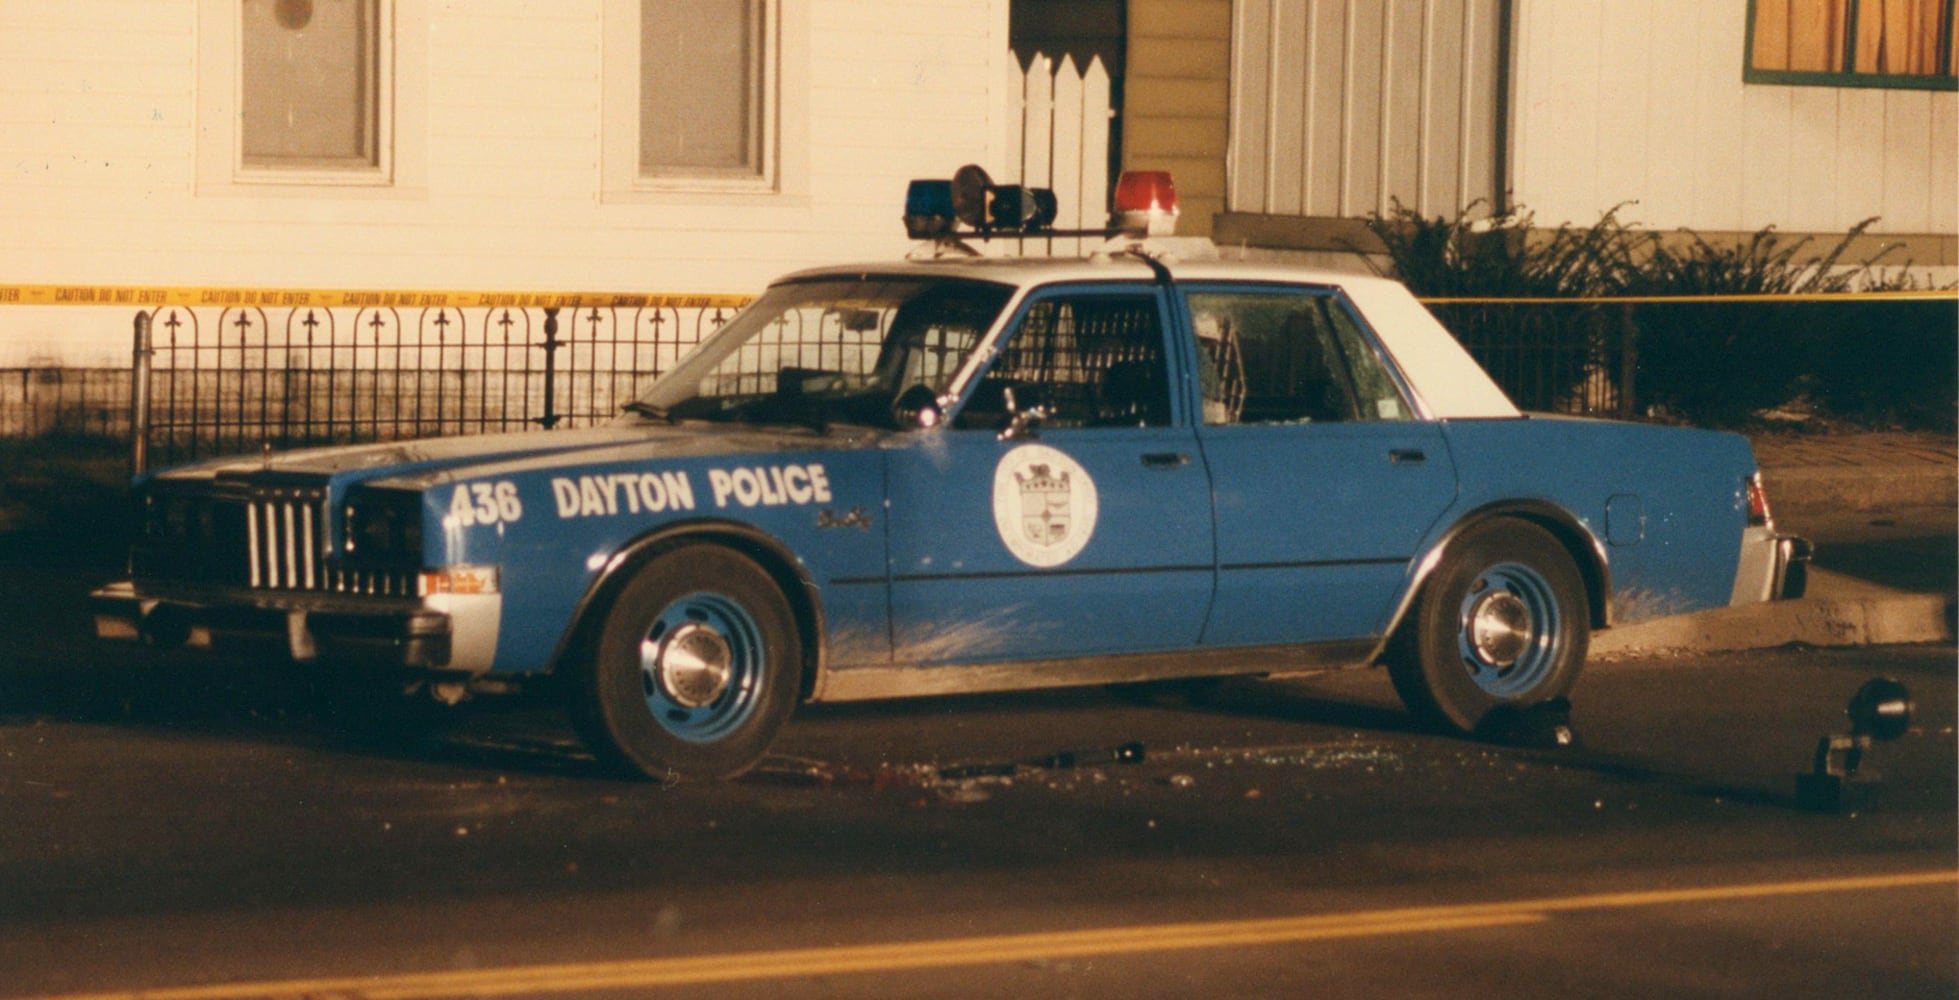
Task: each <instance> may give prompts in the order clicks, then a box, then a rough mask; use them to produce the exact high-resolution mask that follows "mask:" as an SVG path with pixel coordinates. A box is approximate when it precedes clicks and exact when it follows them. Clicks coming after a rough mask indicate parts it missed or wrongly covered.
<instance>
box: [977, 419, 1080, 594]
mask: <svg viewBox="0 0 1959 1000" xmlns="http://www.w3.org/2000/svg"><path fill="white" fill-rule="evenodd" d="M1099 511H1100V501H1099V499H1098V498H1097V496H1096V494H1095V481H1094V480H1093V479H1090V478H1089V476H1088V470H1087V469H1084V468H1082V467H1081V464H1080V463H1078V462H1076V461H1075V460H1074V459H1072V458H1069V457H1068V456H1067V455H1064V454H1062V453H1061V452H1059V451H1056V450H1054V449H1053V448H1049V447H1047V446H1046V445H1038V444H1024V445H1021V446H1020V447H1018V448H1015V449H1013V450H1012V451H1009V452H1007V453H1006V454H1005V455H1003V456H1001V458H1000V464H999V466H998V467H996V468H995V469H994V470H993V523H994V525H995V526H996V527H998V528H999V529H1000V541H1002V542H1004V543H1005V544H1006V546H1007V551H1009V552H1011V553H1013V554H1014V558H1016V559H1019V560H1020V561H1021V562H1024V563H1026V564H1027V565H1029V566H1038V567H1040V568H1042V569H1047V568H1049V567H1053V566H1060V565H1062V564H1063V563H1066V562H1067V561H1068V560H1070V559H1073V558H1075V557H1076V556H1077V555H1080V554H1081V551H1082V549H1084V548H1086V547H1087V546H1088V540H1089V539H1090V538H1091V537H1093V536H1094V534H1095V517H1096V515H1097V513H1099Z"/></svg>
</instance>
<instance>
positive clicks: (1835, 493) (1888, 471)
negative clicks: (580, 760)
mask: <svg viewBox="0 0 1959 1000" xmlns="http://www.w3.org/2000/svg"><path fill="white" fill-rule="evenodd" d="M1762 485H1763V486H1764V487H1765V488H1766V489H1767V490H1768V494H1769V504H1770V506H1771V507H1772V508H1773V509H1774V510H1775V512H1776V513H1777V514H1779V515H1787V514H1792V513H1795V514H1800V513H1809V512H1821V511H1839V510H1879V509H1882V508H1886V507H1952V506H1954V505H1955V504H1959V473H1955V470H1952V469H1941V468H1938V467H1936V466H1933V467H1926V466H1922V465H1921V466H1876V467H1868V468H1841V467H1835V468H1797V469H1773V468H1771V469H1764V470H1762Z"/></svg>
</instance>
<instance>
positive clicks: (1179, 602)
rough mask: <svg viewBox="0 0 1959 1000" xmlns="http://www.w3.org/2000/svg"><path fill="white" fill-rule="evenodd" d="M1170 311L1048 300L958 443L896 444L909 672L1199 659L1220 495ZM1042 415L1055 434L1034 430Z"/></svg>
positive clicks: (1158, 305)
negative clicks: (1177, 383) (1180, 651)
mask: <svg viewBox="0 0 1959 1000" xmlns="http://www.w3.org/2000/svg"><path fill="white" fill-rule="evenodd" d="M1164 310H1165V304H1164V302H1163V297H1162V295H1161V294H1160V293H1159V292H1158V291H1157V290H1156V289H1155V288H1140V289H1139V288H1137V287H1136V286H1107V287H1100V288H1078V287H1071V288H1069V289H1067V290H1065V291H1060V292H1054V293H1049V294H1046V295H1037V296H1035V297H1032V298H1030V300H1029V302H1028V303H1027V304H1026V305H1025V306H1024V308H1023V311H1022V312H1021V314H1020V315H1019V316H1018V317H1017V319H1016V321H1015V326H1014V329H1013V330H1012V331H1011V332H1010V333H1009V334H1008V336H1007V338H1006V339H1005V340H1004V341H1003V342H1002V345H1001V347H1000V349H999V351H998V352H997V353H996V355H995V357H994V359H993V362H992V364H991V366H990V368H989V370H988V371H987V372H986V373H985V375H984V377H983V378H982V379H980V380H979V382H978V384H977V385H976V386H975V387H973V388H972V389H971V390H970V391H969V392H968V393H967V398H966V399H965V401H964V404H963V406H962V407H961V408H960V410H959V411H958V413H957V415H956V416H955V418H954V419H953V421H952V424H951V426H949V427H947V428H945V429H944V430H942V431H938V432H922V433H916V434H909V435H904V436H903V437H901V438H898V439H895V440H894V443H893V446H892V451H891V452H890V454H889V455H888V458H889V464H888V468H889V470H890V477H891V478H890V498H891V509H890V514H889V520H888V525H889V530H890V553H891V617H892V640H893V653H894V661H895V662H896V663H898V664H900V665H905V664H918V665H928V664H946V663H978V662H987V661H997V660H1021V659H1045V658H1058V657H1070V656H1085V655H1095V654H1103V653H1119V652H1130V651H1144V650H1157V649H1168V648H1176V647H1181V646H1189V645H1193V644H1195V643H1196V641H1197V639H1198V637H1199V634H1200V633H1201V631H1202V629H1203V625H1204V619H1205V615H1206V613H1207V611H1208V608H1209V604H1210V597H1211V587H1212V580H1213V565H1214V562H1213V555H1214V553H1213V549H1212V538H1211V499H1210V483H1209V478H1208V476H1207V474H1206V472H1205V468H1204V463H1203V461H1202V458H1201V456H1200V455H1199V453H1198V451H1197V439H1196V432H1195V430H1194V428H1193V426H1192V424H1193V421H1192V420H1191V418H1190V414H1188V413H1185V412H1183V411H1184V410H1185V409H1186V407H1185V405H1184V403H1183V397H1182V396H1181V394H1180V393H1177V392H1173V391H1172V389H1173V383H1172V379H1171V373H1172V371H1173V368H1172V366H1171V365H1170V364H1169V362H1168V359H1167V342H1166V339H1165V335H1166V328H1167V323H1166V316H1165V311H1164ZM1009 400H1011V401H1012V402H1011V404H1010V403H1009ZM1035 405H1039V406H1042V407H1044V408H1045V410H1046V418H1045V420H1043V421H1040V422H1038V423H1035V422H1027V421H1025V420H1024V416H1025V413H1026V411H1027V410H1028V409H1029V408H1030V407H1032V406H1035ZM1015 412H1019V413H1020V414H1022V417H1023V421H1022V423H1021V424H1020V425H1019V426H1018V427H1017V429H1016V430H1015V431H1014V432H1013V433H1012V434H1011V435H1003V433H1002V431H1003V427H1004V426H1005V425H1007V424H1008V423H1009V422H1010V421H1013V420H1014V414H1015Z"/></svg>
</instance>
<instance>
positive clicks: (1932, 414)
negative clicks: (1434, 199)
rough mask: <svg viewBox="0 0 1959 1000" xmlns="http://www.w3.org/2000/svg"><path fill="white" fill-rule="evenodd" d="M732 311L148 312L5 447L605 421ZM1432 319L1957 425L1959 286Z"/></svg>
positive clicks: (35, 402) (1584, 397)
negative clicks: (122, 348) (125, 355)
mask: <svg viewBox="0 0 1959 1000" xmlns="http://www.w3.org/2000/svg"><path fill="white" fill-rule="evenodd" d="M735 301H739V300H735ZM734 308H735V306H733V305H731V304H730V303H729V301H728V300H726V299H721V300H717V301H716V302H715V303H714V304H708V305H674V304H671V301H669V302H668V303H663V304H658V305H654V304H648V305H643V306H642V305H632V304H627V305H619V304H616V303H614V304H607V305H600V306H591V305H578V306H576V307H573V306H565V307H559V308H547V307H542V306H535V305H531V306H527V307H516V306H511V307H504V306H476V307H470V308H456V307H454V306H428V307H420V306H415V307H409V306H382V305H372V306H362V307H334V308H323V307H308V306H295V307H271V306H229V307H222V308H221V307H215V306H214V307H209V308H203V307H190V306H169V305H165V306H159V307H156V308H155V309H153V310H148V311H145V312H143V313H140V314H139V315H138V319H137V325H138V333H137V340H136V343H137V348H136V350H135V359H134V365H133V370H132V369H103V368H84V369H77V368H48V367H36V368H14V369H0V437H7V438H22V437H38V436H42V435H47V434H77V435H89V436H106V437H124V438H126V439H128V440H131V441H132V444H133V450H134V452H135V461H136V464H137V465H138V466H139V467H141V466H143V465H145V464H157V465H162V464H170V463H174V462H179V461H184V460H188V459H191V458H196V457H199V456H203V455H215V454H223V453H235V452H241V451H254V450H257V449H259V448H260V447H262V446H264V445H265V444H270V445H271V446H273V447H274V448H286V447H294V446H300V445H308V444H326V443H346V442H361V441H383V440H398V439H407V438H419V437H429V436H434V435H441V434H472V433H485V432H496V431H509V430H520V429H525V428H530V427H576V426H589V425H592V424H595V423H599V422H602V421H604V420H607V419H610V418H611V416H612V415H613V414H615V413H616V412H617V411H618V408H619V406H620V405H621V404H622V403H624V402H625V401H627V400H628V399H630V398H631V396H632V395H633V393H634V391H635V387H636V386H638V385H639V384H640V383H641V382H643V381H644V380H646V379H649V378H651V377H653V376H655V375H658V374H660V373H662V372H665V371H666V370H668V369H670V368H671V367H672V366H673V365H674V363H675V362H676V361H677V360H678V359H679V358H680V356H681V355H682V354H683V353H685V352H686V351H687V350H688V349H689V348H691V347H692V346H693V344H694V343H696V342H697V341H699V340H700V339H701V338H702V337H703V336H705V335H706V334H707V333H710V332H712V331H713V330H715V329H717V328H719V327H720V325H721V324H722V323H723V322H725V321H726V320H727V319H728V318H729V317H730V316H732V315H733V312H734ZM1430 308H1431V309H1432V310H1433V311H1434V312H1435V313H1436V315H1437V316H1438V317H1439V318H1440V319H1441V320H1442V322H1443V324H1444V325H1445V326H1447V327H1448V328H1449V329H1450V331H1451V332H1452V333H1454V334H1455V335H1456V337H1457V338H1458V339H1459V340H1460V341H1461V342H1462V343H1463V344H1464V345H1465V346H1466V347H1467V348H1468V350H1469V352H1470V353H1471V354H1472V355H1473V356H1474V357H1475V358H1476V360H1477V361H1478V362H1480V363H1481V364H1482V365H1483V366H1484V368H1485V369H1487V370H1488V371H1489V372H1490V374H1491V376H1492V377H1493V378H1494V379H1495V380H1496V382H1497V384H1498V385H1500V386H1502V387H1503V389H1504V391H1505V392H1507V393H1509V394H1510V396H1511V398H1512V399H1514V400H1515V401H1516V402H1517V403H1518V405H1519V406H1521V407H1523V408H1524V409H1527V410H1535V411H1543V412H1559V413H1572V414H1584V415H1599V416H1617V417H1641V416H1645V415H1646V414H1647V413H1648V412H1649V410H1651V409H1653V408H1655V407H1658V408H1659V410H1660V411H1662V412H1666V413H1668V414H1670V415H1671V416H1673V417H1674V418H1676V419H1688V420H1692V421H1696V422H1701V421H1702V420H1703V419H1704V418H1705V419H1706V420H1711V421H1712V422H1713V423H1716V424H1719V423H1720V422H1721V420H1722V419H1723V416H1722V414H1721V413H1719V412H1717V411H1716V409H1715V408H1711V407H1710V406H1708V405H1707V404H1705V403H1704V402H1700V401H1699V400H1701V398H1702V397H1707V396H1710V395H1711V396H1712V397H1715V398H1718V399H1719V400H1722V401H1731V402H1733V403H1735V404H1736V406H1735V407H1734V408H1738V409H1739V410H1740V411H1741V412H1743V413H1746V412H1752V411H1753V410H1756V409H1760V408H1762V407H1764V406H1774V405H1778V404H1779V403H1781V402H1782V401H1783V400H1784V399H1786V398H1787V396H1788V394H1789V393H1790V392H1791V391H1796V390H1792V389H1791V388H1790V387H1791V386H1797V387H1798V388H1799V390H1800V391H1803V392H1807V393H1809V394H1810V395H1811V396H1812V397H1813V398H1816V399H1818V400H1821V401H1822V402H1824V403H1826V404H1827V405H1829V406H1831V407H1833V408H1835V409H1839V410H1842V411H1844V412H1845V413H1847V414H1851V415H1868V416H1870V417H1872V418H1874V419H1907V420H1910V421H1915V422H1916V423H1917V424H1926V425H1931V426H1947V425H1949V424H1950V422H1951V420H1952V419H1953V402H1952V395H1953V385H1954V382H1955V376H1954V374H1953V372H1954V366H1955V364H1959V361H1955V358H1954V353H1955V348H1954V343H1955V339H1954V338H1953V337H1952V335H1951V331H1952V330H1953V329H1954V328H1955V327H1954V324H1955V323H1959V318H1956V316H1955V302H1954V299H1953V298H1952V297H1951V296H1950V295H1945V296H1941V297H1938V298H1935V299H1932V300H1929V301H1913V300H1895V299H1894V300H1884V301H1875V300H1871V298H1870V297H1868V296H1833V297H1830V298H1829V299H1828V300H1825V301H1810V302H1802V303H1793V302H1777V301H1736V300H1730V299H1716V298H1713V297H1708V298H1707V299H1706V300H1704V301H1696V300H1654V299H1644V300H1587V301H1550V300H1528V301H1520V300H1477V301H1460V300H1458V301H1449V300H1443V301H1435V302H1431V303H1430ZM1709 413H1713V414H1714V415H1713V416H1708V414H1709Z"/></svg>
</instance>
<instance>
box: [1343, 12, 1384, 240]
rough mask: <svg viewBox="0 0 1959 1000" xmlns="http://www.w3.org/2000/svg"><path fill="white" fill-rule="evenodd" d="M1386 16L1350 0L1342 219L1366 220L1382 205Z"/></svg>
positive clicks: (1346, 51) (1346, 54)
mask: <svg viewBox="0 0 1959 1000" xmlns="http://www.w3.org/2000/svg"><path fill="white" fill-rule="evenodd" d="M1385 22H1386V15H1385V12H1384V11H1383V10H1382V8H1380V7H1378V6H1376V5H1374V4H1372V3H1357V2H1355V0H1347V33H1346V46H1345V53H1344V54H1345V57H1346V74H1345V77H1344V81H1345V88H1344V89H1345V92H1346V95H1345V96H1346V107H1345V112H1344V114H1343V116H1342V117H1343V119H1344V121H1345V128H1344V129H1343V131H1344V133H1345V142H1344V146H1343V148H1342V150H1341V163H1342V165H1341V170H1340V173H1341V182H1342V185H1341V191H1340V213H1339V214H1341V215H1343V216H1355V215H1365V214H1367V213H1368V212H1371V211H1374V210H1375V206H1377V205H1379V204H1380V203H1381V200H1382V199H1381V188H1380V183H1381V144H1382V141H1383V139H1382V136H1383V134H1384V129H1383V119H1384V118H1385V117H1386V106H1385V103H1384V101H1383V96H1384V95H1383V94H1382V92H1381V70H1382V68H1383V67H1384V66H1385V65H1386V56H1385V49H1386V46H1387V32H1386V23H1385Z"/></svg>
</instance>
